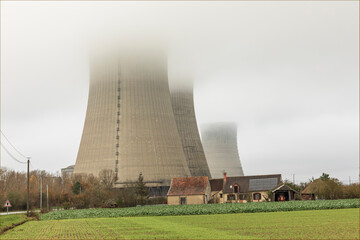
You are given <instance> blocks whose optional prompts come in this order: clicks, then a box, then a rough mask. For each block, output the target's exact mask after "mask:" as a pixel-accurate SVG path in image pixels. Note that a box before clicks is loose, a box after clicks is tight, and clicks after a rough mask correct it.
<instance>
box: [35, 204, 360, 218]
mask: <svg viewBox="0 0 360 240" xmlns="http://www.w3.org/2000/svg"><path fill="white" fill-rule="evenodd" d="M342 208H359V199H341V200H317V201H289V202H254V203H226V204H206V205H203V204H201V205H179V206H167V205H165V206H142V207H130V208H118V209H109V208H107V209H106V208H104V209H79V210H64V211H53V212H49V213H46V214H43V215H41V219H42V220H59V219H75V218H99V217H102V218H104V217H132V216H175V215H209V214H226V213H255V212H279V211H301V210H318V209H342Z"/></svg>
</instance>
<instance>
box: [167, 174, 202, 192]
mask: <svg viewBox="0 0 360 240" xmlns="http://www.w3.org/2000/svg"><path fill="white" fill-rule="evenodd" d="M208 185H209V178H208V177H206V176H205V177H186V178H173V179H172V180H171V186H170V189H169V192H168V194H167V195H168V196H181V195H203V194H205V192H206V188H207V186H208Z"/></svg>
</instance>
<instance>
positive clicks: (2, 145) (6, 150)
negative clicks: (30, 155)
mask: <svg viewBox="0 0 360 240" xmlns="http://www.w3.org/2000/svg"><path fill="white" fill-rule="evenodd" d="M1 147H2V148H3V149H4V150H5V152H7V154H9V156H10V157H11V158H12V159H13V160H15V161H17V162H18V163H22V164H26V163H27V162H23V161H20V160H19V159H17V158H16V157H14V156H13V155H12V154H11V153H10V151H9V150H8V149H7V148H6V147H5V146H4V144H2V143H1Z"/></svg>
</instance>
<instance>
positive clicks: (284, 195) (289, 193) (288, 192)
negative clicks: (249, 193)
mask: <svg viewBox="0 0 360 240" xmlns="http://www.w3.org/2000/svg"><path fill="white" fill-rule="evenodd" d="M271 192H272V199H271V200H272V201H275V202H281V201H291V200H295V194H296V193H297V192H296V191H295V190H294V189H292V188H291V187H289V186H288V185H285V184H281V185H280V186H278V187H276V188H275V189H273V190H272V191H271Z"/></svg>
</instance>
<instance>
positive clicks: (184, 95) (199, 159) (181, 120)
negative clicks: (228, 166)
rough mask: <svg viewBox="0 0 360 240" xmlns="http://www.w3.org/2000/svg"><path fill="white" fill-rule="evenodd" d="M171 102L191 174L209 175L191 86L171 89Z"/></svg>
mask: <svg viewBox="0 0 360 240" xmlns="http://www.w3.org/2000/svg"><path fill="white" fill-rule="evenodd" d="M171 102H172V107H173V111H174V115H175V120H176V125H177V129H178V131H179V134H180V137H181V141H182V146H183V149H184V153H185V156H186V160H187V163H188V166H189V170H190V173H191V176H208V177H211V175H210V170H209V167H208V164H207V162H206V158H205V153H204V150H203V146H202V143H201V140H200V135H199V130H198V126H197V123H196V116H195V109H194V96H193V86H192V85H191V86H187V87H186V86H182V87H176V88H175V89H171Z"/></svg>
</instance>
